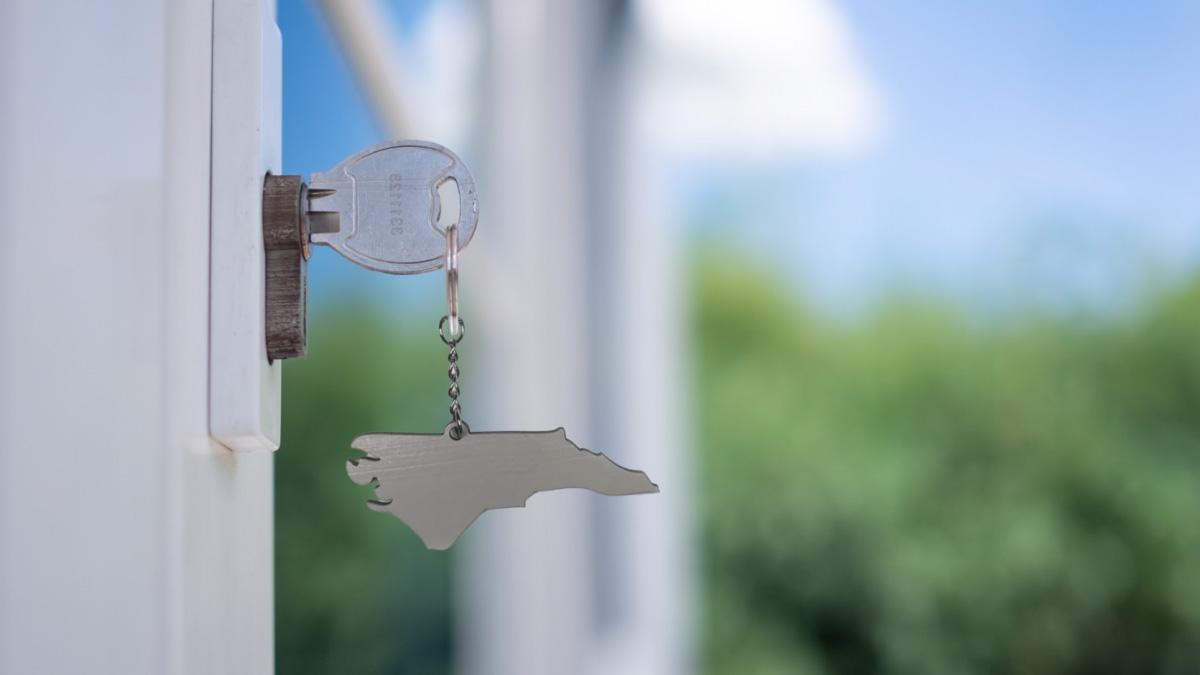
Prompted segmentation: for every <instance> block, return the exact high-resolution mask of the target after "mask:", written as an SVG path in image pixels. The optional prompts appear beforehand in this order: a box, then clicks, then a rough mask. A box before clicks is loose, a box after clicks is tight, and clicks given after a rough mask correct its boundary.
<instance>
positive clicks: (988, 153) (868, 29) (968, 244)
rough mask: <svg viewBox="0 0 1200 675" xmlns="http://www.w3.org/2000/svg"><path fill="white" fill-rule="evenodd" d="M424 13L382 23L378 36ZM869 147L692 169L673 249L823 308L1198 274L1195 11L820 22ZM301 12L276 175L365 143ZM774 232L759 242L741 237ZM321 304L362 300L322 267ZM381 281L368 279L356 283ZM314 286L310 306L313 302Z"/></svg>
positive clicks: (1061, 5) (289, 6)
mask: <svg viewBox="0 0 1200 675" xmlns="http://www.w3.org/2000/svg"><path fill="white" fill-rule="evenodd" d="M425 4H426V3H407V2H393V3H390V4H389V7H390V8H391V9H392V11H393V16H394V18H395V19H396V25H397V28H396V29H397V30H400V31H404V30H406V28H405V26H408V27H411V26H412V24H413V23H414V19H415V18H416V17H417V16H418V15H419V13H420V12H421V11H423V7H424V6H425ZM837 7H838V8H839V9H840V10H841V11H842V12H843V14H844V16H845V19H846V21H847V23H848V25H849V28H850V30H851V32H852V34H853V39H854V43H855V45H856V47H857V50H858V52H859V56H860V58H861V60H862V62H863V64H864V65H865V67H866V69H867V71H868V72H869V73H870V75H871V77H872V78H873V80H874V81H875V84H876V86H877V87H878V89H879V90H880V93H881V97H882V100H883V103H884V106H885V108H886V115H887V130H886V132H885V133H884V134H883V136H882V138H881V139H880V140H879V141H878V143H876V144H875V145H874V146H873V147H871V148H869V149H867V150H865V151H863V152H862V153H859V154H856V155H854V156H850V157H843V158H838V159H819V160H818V159H811V160H805V159H797V160H795V161H789V162H785V163H782V164H775V165H770V166H744V165H739V166H738V168H737V169H736V170H727V169H723V168H721V167H719V166H716V165H714V166H700V167H695V166H693V167H691V168H690V170H689V172H688V179H687V180H685V181H682V184H683V185H684V189H682V190H681V191H680V194H679V200H678V204H679V206H680V210H681V213H682V214H684V217H685V218H686V220H687V221H688V222H689V223H690V231H706V230H709V231H711V230H715V231H716V232H717V233H718V234H719V235H723V236H736V238H737V240H738V241H747V242H749V244H750V246H748V247H747V250H761V247H759V246H757V245H755V242H754V241H753V239H754V238H756V237H760V238H765V239H768V240H770V241H773V242H779V243H781V244H782V245H781V246H776V247H773V248H774V249H775V250H776V251H777V255H778V256H779V258H778V260H776V261H774V262H775V264H777V265H778V266H779V267H781V268H782V269H787V270H791V272H792V275H793V278H794V279H795V280H796V281H797V283H798V285H799V286H800V287H802V288H803V289H805V291H806V292H808V293H810V294H811V295H813V296H814V297H815V298H817V299H818V300H819V301H821V302H822V303H824V304H833V305H844V304H850V305H853V304H855V303H856V302H859V301H861V300H862V299H864V298H870V297H874V296H875V295H876V294H878V293H879V292H881V291H884V292H886V291H888V290H894V289H895V288H897V287H898V286H900V287H904V288H909V289H923V290H932V291H935V292H939V293H947V294H950V295H961V296H963V297H967V298H971V299H974V300H979V301H981V302H990V303H997V304H1004V303H1006V302H1011V301H1014V299H1015V300H1017V301H1021V300H1025V299H1030V298H1032V299H1033V300H1034V301H1047V302H1050V303H1057V302H1064V303H1067V304H1072V303H1083V304H1103V303H1106V302H1110V301H1111V300H1112V299H1113V298H1117V299H1120V297H1121V296H1122V295H1123V294H1126V293H1128V292H1129V291H1130V289H1131V287H1132V286H1133V285H1136V281H1137V279H1139V278H1141V275H1142V274H1143V272H1144V271H1145V269H1144V266H1145V265H1158V266H1160V267H1161V268H1162V269H1166V270H1175V271H1180V270H1190V269H1191V268H1192V266H1193V265H1194V263H1195V261H1196V259H1197V257H1198V256H1197V254H1198V253H1200V236H1198V234H1200V197H1198V195H1200V189H1198V188H1200V133H1197V132H1196V130H1195V129H1194V127H1195V126H1196V125H1197V123H1198V122H1200V75H1198V74H1197V70H1198V66H1200V39H1197V38H1198V37H1200V3H1194V2H1183V1H1175V2H1147V3H1126V2H1103V1H1092V2H1085V1H1083V0H1073V1H1063V2H1049V3H1048V2H1037V1H1033V0H1009V1H1006V2H1003V3H979V2H967V1H965V0H964V1H961V2H928V3H880V2H871V1H868V0H851V1H849V2H843V3H839V4H837ZM319 19H320V16H319V14H318V13H317V12H316V11H315V9H314V7H313V6H312V5H311V4H310V3H308V2H304V1H302V0H283V1H281V2H280V5H279V24H280V28H281V30H282V32H283V38H284V168H285V170H286V171H288V172H290V173H303V174H308V173H311V172H312V171H315V170H319V169H324V168H327V167H329V166H332V165H333V164H334V163H336V162H337V161H338V160H340V159H341V158H342V157H344V156H346V155H348V154H350V153H351V152H353V151H355V150H357V149H359V148H361V147H364V146H366V145H369V144H372V143H374V142H377V141H378V140H380V139H381V135H380V130H379V128H378V126H377V125H376V124H375V122H374V120H373V119H372V118H371V115H370V113H369V111H368V110H367V108H366V105H365V100H364V98H363V97H362V95H361V93H359V92H358V91H357V89H356V88H355V85H354V82H353V79H352V78H351V76H350V73H349V71H348V69H347V67H346V65H345V63H344V61H343V59H342V58H341V55H340V54H339V53H338V52H337V50H336V49H335V46H334V44H333V43H332V40H331V37H330V35H329V33H328V31H327V30H326V29H325V28H324V27H323V26H322V25H321V23H320V20H319ZM766 222H771V223H781V224H782V225H776V226H775V227H776V228H777V229H775V230H770V231H759V230H758V229H756V228H758V227H761V226H759V225H757V223H766ZM323 253H324V254H325V255H322V256H318V259H317V262H316V264H315V266H314V272H313V275H314V281H313V283H314V287H315V288H316V293H315V295H318V296H320V295H321V294H322V293H321V288H322V284H324V283H325V282H323V281H320V280H319V279H320V277H322V276H326V275H327V276H329V278H330V279H332V281H331V282H329V283H330V284H336V283H340V282H350V283H354V284H358V283H364V284H372V285H375V284H374V282H373V281H371V280H370V279H368V278H367V277H368V276H370V275H369V274H368V273H365V272H363V273H358V272H356V271H355V270H353V269H351V268H352V267H353V266H351V265H349V264H348V263H344V262H343V261H340V260H336V256H333V255H332V254H329V252H323ZM375 276H379V275H375ZM331 287H332V286H327V288H331Z"/></svg>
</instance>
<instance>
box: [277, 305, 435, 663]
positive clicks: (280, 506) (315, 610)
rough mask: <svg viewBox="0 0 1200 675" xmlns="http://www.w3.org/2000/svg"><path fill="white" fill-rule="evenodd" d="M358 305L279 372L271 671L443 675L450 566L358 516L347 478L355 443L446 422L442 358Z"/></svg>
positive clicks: (429, 344) (359, 507)
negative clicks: (364, 436)
mask: <svg viewBox="0 0 1200 675" xmlns="http://www.w3.org/2000/svg"><path fill="white" fill-rule="evenodd" d="M375 316H376V314H373V313H372V312H371V311H369V310H368V309H367V308H365V307H358V308H350V309H346V310H340V311H337V312H322V313H321V314H319V315H318V316H315V317H313V318H312V320H311V322H310V325H311V326H312V327H313V328H314V329H315V331H314V332H313V334H312V335H311V336H310V339H309V354H310V355H309V356H308V357H307V358H305V359H302V360H297V361H293V362H288V364H287V368H286V371H287V372H286V377H284V394H283V402H284V409H285V410H286V411H287V414H286V415H285V416H284V420H283V423H284V426H283V447H282V449H281V450H280V452H279V453H278V454H277V455H276V463H275V472H276V476H275V486H276V488H275V489H276V494H275V523H276V535H275V549H276V550H275V560H276V562H275V574H276V600H275V604H276V634H277V637H276V659H277V661H278V671H279V672H280V673H285V674H286V675H296V674H303V673H314V674H317V673H320V674H321V675H325V674H327V673H417V674H426V673H446V672H449V671H450V668H449V663H450V654H451V648H452V643H451V636H452V626H451V621H452V617H451V615H450V601H449V592H450V589H449V571H450V563H449V560H450V559H449V558H448V557H447V555H446V554H445V553H438V552H429V551H426V550H425V547H424V546H422V545H421V542H420V540H419V539H418V538H417V537H416V535H414V534H413V533H412V532H410V531H409V530H408V528H406V527H404V526H403V525H402V524H401V523H399V522H398V521H396V520H395V519H394V518H392V517H391V516H389V515H386V514H380V513H376V512H374V511H371V510H370V509H368V508H367V506H366V500H367V499H368V497H369V496H370V495H371V491H370V489H369V488H364V487H360V486H358V485H355V484H354V483H352V482H351V481H350V479H349V478H347V477H346V470H345V462H346V460H347V459H348V458H349V457H350V456H351V455H352V454H353V452H352V451H351V450H350V441H351V440H352V439H353V438H354V437H355V436H357V435H358V434H360V433H364V432H367V431H386V430H395V429H406V430H429V431H431V432H432V431H438V430H440V429H441V427H442V426H444V424H445V420H446V412H445V407H444V403H445V402H444V400H443V398H442V397H439V396H438V395H437V394H438V393H440V392H444V391H445V388H446V384H445V377H446V375H445V366H444V364H445V349H444V348H443V347H442V344H441V342H440V341H439V340H438V339H437V337H436V336H435V334H434V333H433V331H432V329H428V330H425V331H424V332H423V333H421V334H420V335H410V334H404V333H401V332H400V331H398V330H397V329H396V328H395V327H393V326H389V325H387V324H384V323H383V322H381V321H380V320H379V319H378V318H374V317H375Z"/></svg>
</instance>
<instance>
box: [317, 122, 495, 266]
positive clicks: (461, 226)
mask: <svg viewBox="0 0 1200 675" xmlns="http://www.w3.org/2000/svg"><path fill="white" fill-rule="evenodd" d="M455 188H457V190H455ZM455 193H457V194H455ZM443 197H445V201H447V202H449V203H444V202H443ZM307 200H308V205H307V207H308V208H307V210H308V223H309V228H310V230H311V234H310V240H311V242H312V243H313V244H322V245H325V246H329V247H331V248H333V249H334V250H335V251H337V252H338V253H340V254H342V255H343V256H345V257H346V258H347V259H349V260H350V261H351V262H354V263H356V264H358V265H362V266H363V267H366V268H368V269H372V270H376V271H379V272H387V273H389V274H419V273H421V272H429V271H432V270H436V269H439V268H440V267H442V263H443V260H444V259H445V253H446V234H445V229H446V227H447V226H448V225H452V224H455V223H457V227H458V247H459V250H461V249H462V248H464V247H465V246H466V245H467V243H469V242H470V241H471V237H472V236H474V234H475V224H476V222H477V221H478V218H479V206H478V202H477V200H476V194H475V180H474V179H473V178H472V177H471V172H470V171H468V170H467V167H466V165H465V164H463V162H462V160H461V159H459V158H458V156H457V155H455V154H454V153H453V152H451V151H449V150H447V149H446V148H444V147H442V146H440V145H438V144H437V143H430V142H427V141H393V142H390V143H385V144H383V145H378V146H375V147H373V148H368V149H367V150H363V151H362V152H359V153H357V154H355V155H352V156H350V157H347V158H346V159H344V160H342V161H341V163H339V164H338V165H337V166H335V167H333V168H332V169H330V170H329V171H325V172H320V173H315V174H313V175H312V178H311V180H310V181H309V183H308V197H307ZM439 221H441V222H439Z"/></svg>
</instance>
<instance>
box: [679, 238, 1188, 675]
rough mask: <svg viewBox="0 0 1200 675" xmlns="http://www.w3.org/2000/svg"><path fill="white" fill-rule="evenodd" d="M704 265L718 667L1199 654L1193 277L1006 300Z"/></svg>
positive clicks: (1046, 668)
mask: <svg viewBox="0 0 1200 675" xmlns="http://www.w3.org/2000/svg"><path fill="white" fill-rule="evenodd" d="M745 268H746V269H753V266H752V265H747V266H745ZM695 287H696V293H697V296H698V297H697V303H696V306H697V315H696V317H695V320H696V325H695V332H696V336H697V338H698V341H699V344H698V357H699V360H698V363H697V364H696V365H697V371H698V379H697V382H698V385H699V386H698V389H697V397H698V402H697V403H698V406H699V414H698V415H697V419H698V420H700V424H701V429H700V434H699V439H700V444H701V448H702V452H703V470H702V474H703V479H702V480H703V485H702V486H701V489H700V491H699V494H701V495H704V498H705V500H704V503H703V508H704V516H703V523H704V535H705V545H704V546H705V556H704V557H705V561H706V565H707V579H708V584H707V589H706V590H707V600H708V608H707V613H706V616H707V619H706V626H707V628H706V630H707V636H706V638H707V639H705V640H704V641H703V642H702V644H704V645H705V646H706V649H705V651H706V654H705V656H706V665H707V669H708V670H709V671H710V672H713V673H921V674H925V675H930V674H939V673H947V674H949V673H959V674H961V673H1079V674H1083V673H1191V672H1197V670H1198V666H1197V664H1200V575H1198V574H1197V572H1196V570H1198V569H1200V527H1198V526H1197V522H1198V517H1200V417H1198V416H1197V414H1196V411H1198V410H1200V346H1198V345H1200V285H1196V286H1192V287H1189V288H1185V289H1183V290H1180V291H1177V292H1174V293H1168V294H1165V295H1163V296H1162V297H1161V298H1158V299H1156V300H1154V301H1152V302H1148V303H1147V305H1146V306H1145V308H1144V309H1143V311H1142V312H1141V313H1139V314H1138V315H1136V316H1127V317H1123V318H1114V319H1109V320H1098V319H1092V320H1082V319H1080V318H1078V317H1076V318H1074V319H1071V318H1066V317H1057V318H1056V317H1051V316H1041V317H1038V316H1030V317H1027V318H1025V319H1023V320H1018V321H1011V322H1009V321H1006V322H1005V323H1004V324H1002V325H978V322H976V323H974V324H973V323H972V322H970V321H968V320H967V319H966V318H964V317H960V316H957V315H955V314H954V313H953V312H951V311H949V310H947V309H945V308H940V307H937V306H933V305H929V304H921V303H915V302H904V301H896V302H892V303H890V304H887V305H885V306H883V307H881V308H880V309H879V310H878V311H877V312H874V313H873V314H872V315H871V316H869V317H868V318H866V319H865V320H862V321H860V322H856V323H855V322H849V323H843V324H835V323H831V322H829V321H823V320H819V319H818V318H816V317H815V316H814V315H813V313H811V312H809V311H807V310H806V309H805V308H804V307H802V306H800V305H799V304H798V303H797V301H796V300H795V299H794V298H792V297H789V296H788V295H787V294H786V293H785V292H784V291H782V290H780V288H781V287H780V285H779V284H777V283H774V280H771V279H764V278H757V277H753V276H747V275H744V274H741V273H737V272H731V271H729V268H728V267H720V266H717V265H716V264H713V263H711V262H708V261H702V262H701V264H700V265H699V267H698V273H697V274H696V277H695Z"/></svg>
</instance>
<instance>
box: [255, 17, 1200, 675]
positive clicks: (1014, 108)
mask: <svg viewBox="0 0 1200 675" xmlns="http://www.w3.org/2000/svg"><path fill="white" fill-rule="evenodd" d="M278 21H279V25H280V29H281V31H282V34H283V44H284V91H283V95H284V111H283V114H284V126H283V128H284V169H285V173H293V174H309V173H311V172H313V171H318V170H324V169H327V168H329V167H331V166H333V165H334V164H335V163H336V162H338V161H339V160H340V159H342V158H343V157H345V156H347V155H349V154H351V153H353V152H355V151H357V150H359V149H361V148H363V147H366V146H369V145H372V144H374V143H377V142H380V141H382V140H387V139H391V138H404V137H410V138H424V139H428V140H433V141H436V142H438V143H442V144H444V145H447V146H449V147H451V148H452V149H454V150H455V151H457V152H458V153H459V154H460V155H462V156H463V157H464V159H465V160H466V161H467V163H468V165H469V166H471V167H472V170H473V171H474V173H475V177H476V181H477V183H478V186H479V194H480V209H481V217H480V225H479V230H478V234H477V236H476V237H475V239H474V240H473V241H472V242H471V245H470V246H469V247H468V248H467V249H466V251H465V252H464V253H463V255H462V257H461V259H460V262H461V265H462V284H463V295H464V302H465V310H464V312H465V320H466V323H467V327H468V328H467V339H466V341H465V342H464V345H463V348H462V351H463V355H462V359H461V362H460V363H461V366H462V370H463V388H464V394H463V402H464V414H465V418H466V419H467V421H468V422H470V424H471V425H472V428H474V429H476V430H500V429H550V428H554V427H557V426H560V425H565V426H566V428H567V429H568V431H569V432H570V435H571V437H572V438H573V439H574V440H576V441H577V442H578V443H579V444H580V445H581V446H584V447H589V448H593V449H595V450H599V451H603V452H605V453H606V454H608V455H609V456H610V457H612V458H613V459H614V460H616V461H618V462H620V463H622V464H625V465H627V466H632V467H635V468H638V469H644V470H646V471H647V473H648V474H649V475H650V476H651V477H652V478H653V479H654V480H655V481H656V482H657V483H658V484H659V485H660V487H661V488H662V493H661V494H659V495H653V496H640V497H631V498H621V499H611V498H599V497H595V496H593V495H591V494H576V492H578V491H565V492H554V493H546V494H541V495H538V496H536V497H534V498H533V499H531V500H530V502H529V505H528V508H526V509H523V510H520V509H514V510H507V511H503V512H491V513H488V514H485V515H484V516H483V517H482V518H481V519H480V520H479V521H478V522H477V523H476V525H475V526H474V527H472V529H471V530H470V531H469V532H468V534H467V535H466V536H464V538H463V539H462V540H460V542H459V543H458V544H457V545H456V546H455V548H454V549H452V550H451V551H450V552H449V553H440V552H429V551H426V550H425V549H424V548H423V546H422V545H421V543H420V541H419V540H418V539H417V537H416V536H415V535H414V534H413V533H412V532H410V531H409V530H408V529H407V528H406V527H405V526H404V525H403V524H402V523H400V522H398V521H396V520H394V519H392V518H390V517H388V516H386V515H381V514H377V513H374V512H372V511H370V510H368V509H367V508H366V507H365V505H364V501H365V499H366V498H367V496H368V494H367V492H368V491H365V490H363V489H361V488H358V487H356V486H354V485H353V484H352V483H350V482H349V481H347V480H346V479H345V474H344V472H343V470H342V463H343V462H344V460H345V458H346V457H347V456H348V454H349V449H348V445H349V441H350V439H351V438H353V437H354V436H355V435H357V434H359V433H362V432H364V431H368V430H371V431H383V430H390V431H412V432H422V431H425V432H433V431H437V430H440V429H441V428H442V427H443V426H444V425H445V423H446V421H447V413H446V410H445V409H446V405H447V403H448V401H447V400H446V397H445V389H446V385H447V383H446V381H445V360H444V359H445V347H444V346H443V345H442V344H441V341H440V340H438V338H437V336H436V332H435V326H436V324H437V320H438V319H439V318H440V317H441V315H442V313H443V306H442V303H443V294H442V283H443V280H442V278H441V276H440V275H439V274H431V275H424V276H422V277H388V276H385V275H379V274H373V273H370V272H366V271H364V270H361V269H359V268H356V267H355V266H354V265H352V264H350V263H348V262H347V261H345V260H342V259H340V258H339V257H338V256H336V255H335V254H333V253H332V252H330V251H327V250H318V251H317V252H316V255H315V256H314V259H313V261H312V268H311V270H310V294H311V302H312V309H311V313H312V316H311V317H310V322H309V325H310V349H309V356H308V357H307V358H306V359H304V360H302V361H298V362H289V363H288V364H287V368H286V371H287V373H286V376H285V378H284V388H285V389H284V402H285V403H284V405H285V410H286V414H285V416H284V429H283V450H282V452H280V453H278V455H277V464H276V483H277V485H276V487H277V491H276V519H277V531H276V532H277V533H276V566H277V569H276V572H277V589H276V603H277V606H276V617H277V638H276V639H277V646H276V653H277V660H278V670H279V672H281V673H289V674H291V673H328V672H357V673H450V672H459V673H523V674H531V675H540V674H543V673H545V674H551V673H553V674H558V673H568V672H570V673H814V674H815V673H923V674H937V673H1194V672H1200V575H1198V573H1197V570H1198V569H1200V525H1198V519H1197V514H1200V419H1198V418H1197V416H1196V414H1195V411H1196V410H1197V409H1200V346H1198V345H1200V267H1198V264H1197V263H1198V262H1200V227H1197V226H1198V225H1200V192H1198V188H1197V186H1200V159H1198V158H1200V134H1198V133H1197V132H1196V130H1195V128H1194V127H1195V124H1196V120H1198V119H1200V79H1198V78H1197V75H1196V64H1197V63H1200V40H1197V36H1198V32H1197V31H1198V28H1197V27H1198V26H1200V5H1197V4H1195V3H1192V2H1187V1H1185V0H1177V1H1170V0H1168V1H1157V2H1148V3H1117V2H1085V1H1083V0H1070V1H1066V2H1056V3H1044V2H1036V1H1034V0H1014V1H1012V2H1005V3H971V2H952V1H949V0H947V1H944V2H930V3H919V4H914V3H873V2H866V1H865V0H846V1H842V2H835V1H834V0H741V1H740V2H737V3H718V2H687V1H685V0H593V1H585V0H572V1H567V2H563V1H561V0H523V1H522V2H501V1H500V0H492V1H491V2H483V1H482V0H481V1H479V2H476V1H472V0H424V1H417V2H404V1H402V0H344V1H338V0H323V1H317V0H313V1H311V2H305V1H303V0H279V6H278Z"/></svg>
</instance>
